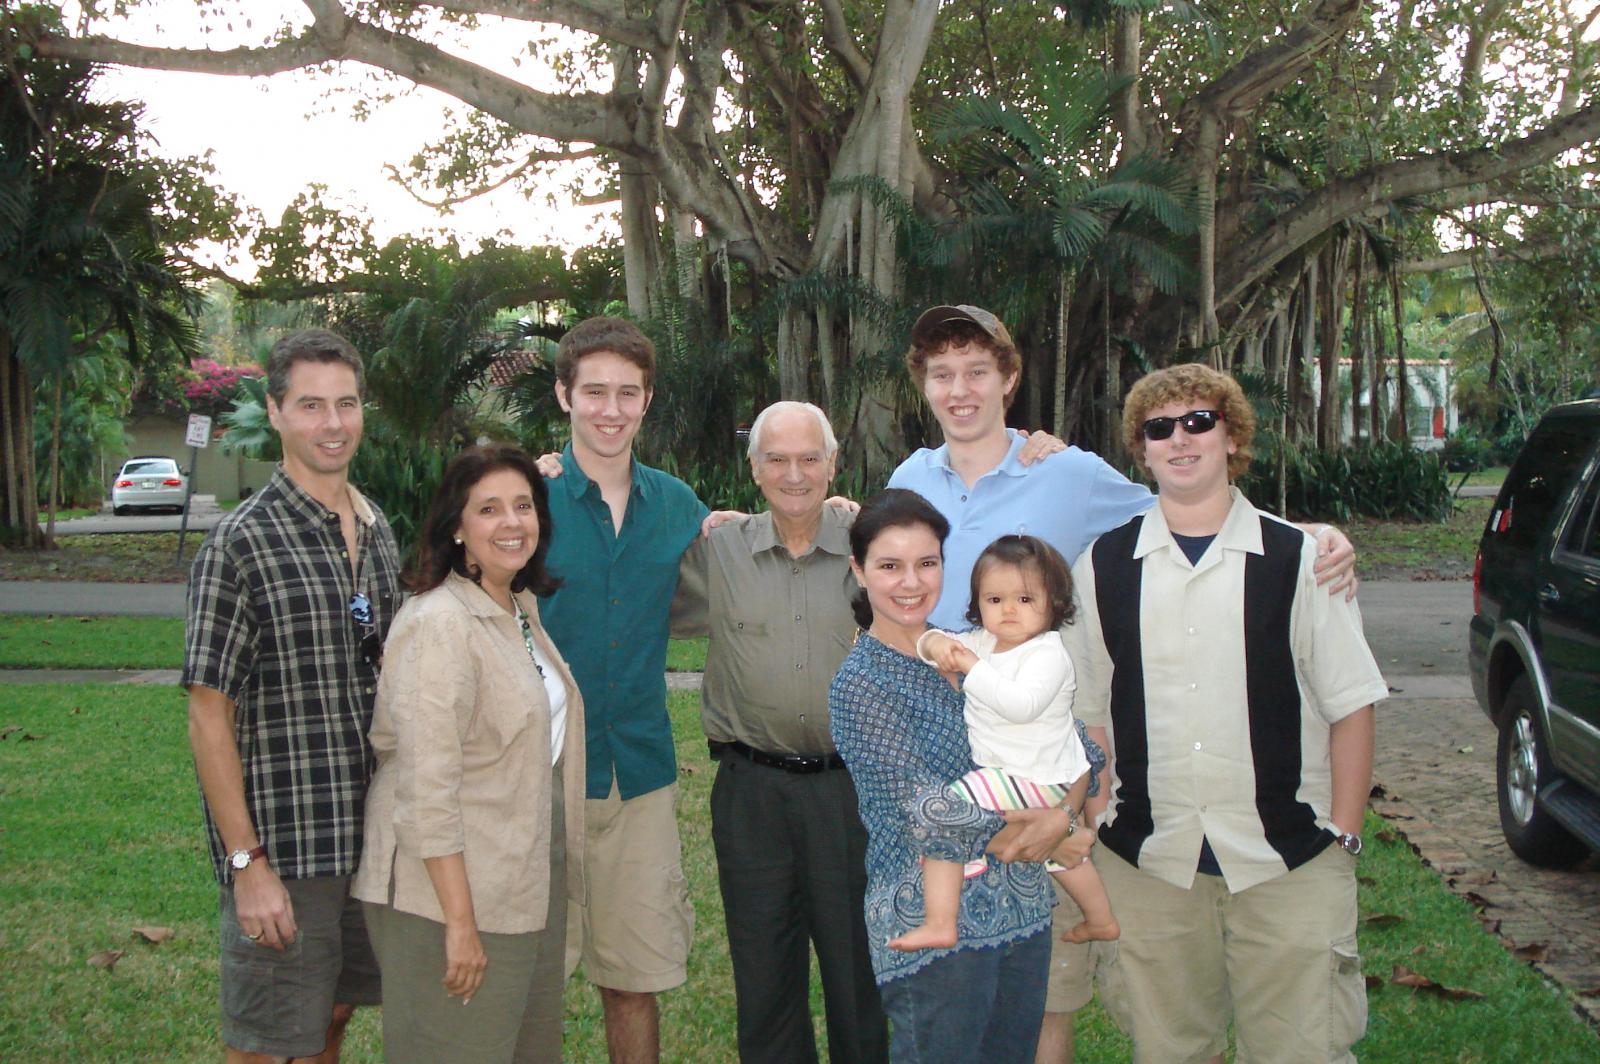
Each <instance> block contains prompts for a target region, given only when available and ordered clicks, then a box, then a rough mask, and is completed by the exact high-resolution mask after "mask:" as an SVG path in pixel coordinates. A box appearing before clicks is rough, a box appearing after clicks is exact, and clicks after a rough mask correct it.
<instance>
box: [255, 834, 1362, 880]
mask: <svg viewBox="0 0 1600 1064" xmlns="http://www.w3.org/2000/svg"><path fill="white" fill-rule="evenodd" d="M1357 841H1359V840H1357ZM266 855H267V848H266V847H265V846H257V847H256V848H255V849H253V850H234V851H233V852H232V853H230V854H229V855H228V867H229V868H232V869H233V870H234V871H235V872H243V871H244V870H245V869H246V868H249V867H250V862H251V861H254V860H256V859H257V858H259V857H265V856H266Z"/></svg>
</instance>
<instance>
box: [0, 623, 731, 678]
mask: <svg viewBox="0 0 1600 1064" xmlns="http://www.w3.org/2000/svg"><path fill="white" fill-rule="evenodd" d="M182 667H183V620H182V619H181V618H177V617H32V616H22V615H6V614H0V669H178V668H182ZM705 667H706V641H705V640H704V639H674V640H672V641H671V642H670V643H668V644H667V668H668V670H670V671H673V672H700V671H702V670H704V669H705Z"/></svg>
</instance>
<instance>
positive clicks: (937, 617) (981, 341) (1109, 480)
mask: <svg viewBox="0 0 1600 1064" xmlns="http://www.w3.org/2000/svg"><path fill="white" fill-rule="evenodd" d="M906 366H907V368H908V369H909V370H910V372H911V376H912V378H913V379H914V380H915V381H916V383H917V385H918V387H919V388H920V389H921V390H922V393H923V396H924V398H926V399H927V401H928V406H929V408H930V409H931V410H932V411H933V415H934V417H935V418H936V419H937V420H938V422H939V427H940V428H941V429H942V430H943V431H944V438H945V442H944V445H943V446H940V447H935V448H923V449H921V450H919V451H917V452H916V453H915V454H913V455H912V456H911V457H910V458H907V459H906V460H905V461H904V462H902V463H901V464H900V467H899V468H898V469H896V470H895V472H894V475H893V476H891V477H890V478H889V486H890V487H893V488H909V489H911V490H912V491H915V492H917V493H918V494H920V495H922V496H923V497H924V498H926V499H927V500H928V501H929V502H931V503H932V504H933V505H934V507H935V508H936V509H937V510H938V511H939V512H940V513H942V514H943V515H944V516H945V518H946V519H948V520H949V522H950V536H949V538H948V539H946V540H945V544H944V554H945V558H944V568H945V580H944V586H945V594H944V595H943V597H942V598H941V599H940V601H939V605H938V606H937V607H936V608H935V609H934V611H933V613H932V614H931V615H930V616H929V618H928V621H929V623H930V624H932V625H934V626H935V627H939V628H948V629H962V628H966V627H968V624H967V623H966V622H965V621H964V620H963V615H964V614H965V612H966V608H967V603H966V601H965V599H966V593H967V591H966V589H967V587H968V584H969V582H970V579H971V574H972V566H973V563H974V562H975V561H976V560H977V557H978V555H979V554H980V553H981V552H982V551H983V549H984V548H985V547H987V546H988V545H989V544H990V543H992V542H993V541H994V540H995V539H997V538H998V537H1000V536H1002V535H1006V534H1008V533H1017V534H1030V535H1034V536H1038V537H1039V538H1041V539H1043V540H1045V541H1046V542H1048V543H1049V544H1050V545H1051V546H1053V547H1055V548H1056V550H1058V551H1060V552H1061V555H1062V557H1064V558H1066V559H1068V560H1069V561H1071V560H1073V559H1076V558H1077V557H1078V556H1079V554H1081V553H1082V552H1083V549H1084V548H1085V547H1087V546H1088V545H1089V543H1090V542H1091V541H1092V540H1094V538H1095V537H1096V536H1099V535H1100V534H1101V533H1104V532H1108V531H1110V530H1111V529H1114V528H1117V527H1119V526H1121V525H1123V524H1124V523H1126V522H1127V521H1128V520H1129V519H1130V518H1133V517H1136V516H1137V515H1139V514H1142V513H1145V512H1146V511H1148V510H1149V509H1150V508H1151V507H1152V506H1154V505H1155V501H1156V499H1155V496H1154V495H1152V494H1151V493H1150V490H1149V489H1148V488H1145V487H1144V486H1142V485H1139V484H1134V483H1132V482H1130V481H1129V480H1128V478H1127V477H1124V476H1123V475H1122V474H1121V473H1118V472H1117V471H1116V470H1115V469H1113V468H1112V467H1111V466H1110V465H1109V464H1107V463H1106V462H1105V461H1104V460H1103V459H1102V458H1100V457H1099V456H1098V455H1095V454H1093V453H1091V452H1088V451H1083V450H1080V449H1078V448H1077V447H1067V448H1065V449H1064V450H1062V451H1060V452H1058V453H1056V454H1052V455H1050V456H1048V457H1047V458H1044V459H1043V460H1041V461H1037V462H1033V463H1031V464H1025V463H1024V462H1023V461H1021V460H1020V459H1019V452H1020V451H1021V449H1022V446H1023V442H1024V437H1023V436H1022V435H1021V434H1020V433H1018V432H1016V431H1015V430H1012V429H1008V428H1007V427H1006V421H1005V416H1006V410H1007V409H1008V408H1009V407H1010V405H1011V401H1012V400H1013V399H1014V398H1015V397H1016V394H1017V385H1018V383H1019V381H1020V380H1021V374H1022V359H1021V357H1020V355H1019V353H1018V351H1017V347H1016V344H1015V343H1014V342H1013V341H1012V339H1011V334H1010V332H1009V331H1008V330H1007V329H1006V327H1005V325H1004V324H1002V323H1001V322H1000V320H999V319H998V318H996V317H995V316H994V315H993V314H991V313H989V312H988V311H987V310H984V309H983V308H981V307H975V306H966V305H963V306H938V307H932V308H930V309H929V310H927V311H924V312H923V313H922V315H921V316H919V317H918V318H917V321H916V324H914V325H913V326H912V328H911V350H910V351H909V352H908V353H907V355H906ZM1318 533H1319V549H1320V553H1319V556H1318V561H1317V567H1318V568H1317V573H1318V579H1319V580H1322V581H1324V582H1326V583H1327V585H1328V587H1329V591H1330V593H1337V592H1343V591H1346V590H1347V589H1348V590H1349V591H1350V593H1353V591H1354V575H1353V569H1354V559H1355V552H1354V549H1353V548H1352V547H1351V546H1350V542H1349V540H1348V539H1346V538H1345V537H1344V536H1343V534H1341V533H1340V532H1339V531H1338V530H1337V529H1332V528H1326V527H1322V528H1319V529H1318ZM1091 737H1092V738H1095V739H1096V740H1097V741H1099V740H1100V738H1101V737H1100V736H1099V735H1097V734H1095V733H1094V731H1093V730H1091ZM1008 819H1011V820H1014V821H1016V822H1017V823H1019V824H1021V825H1023V833H1022V834H1021V835H1020V837H1018V838H1017V839H1016V841H1014V842H1013V841H1010V839H1009V838H1008V839H1007V840H1005V841H1004V842H1003V843H1002V844H1003V845H1004V846H1005V849H1004V851H1003V856H1004V858H1005V859H1016V858H1023V859H1029V860H1038V859H1041V858H1042V856H1043V855H1044V854H1046V853H1048V852H1049V851H1050V850H1052V849H1054V841H1059V838H1060V837H1061V836H1063V835H1064V834H1065V832H1066V817H1065V814H1059V815H1058V814H1057V813H1056V811H1054V810H1023V811H1021V812H1019V813H1014V814H1009V815H1008ZM1057 821H1059V823H1057ZM1081 835H1082V842H1081V843H1080V844H1081V845H1085V846H1087V845H1089V844H1092V840H1093V833H1092V832H1084V833H1081ZM1052 840H1054V841H1052ZM1057 901H1058V904H1057V906H1056V909H1055V921H1054V923H1055V939H1056V941H1055V946H1054V953H1053V955H1052V957H1051V966H1050V983H1049V987H1048V990H1047V995H1046V999H1045V1009H1046V1012H1045V1022H1044V1028H1043V1030H1042V1031H1041V1034H1040V1041H1039V1051H1038V1061H1039V1064H1068V1062H1070V1061H1071V1060H1072V1056H1073V1051H1072V1013H1073V1012H1075V1011H1077V1009H1079V1008H1080V1007H1082V1006H1083V1005H1085V1004H1087V1003H1088V1001H1089V998H1090V997H1091V996H1092V994H1093V983H1092V979H1091V975H1092V965H1091V957H1090V947H1089V945H1088V944H1087V943H1069V942H1064V941H1062V940H1061V934H1062V933H1064V932H1065V931H1066V930H1067V929H1069V928H1070V927H1072V926H1073V925H1074V924H1076V923H1077V922H1078V921H1079V920H1080V919H1081V916H1080V914H1079V913H1078V910H1077V907H1076V906H1075V905H1074V904H1073V903H1072V900H1071V899H1070V898H1068V897H1067V895H1066V893H1065V892H1064V891H1058V892H1057Z"/></svg>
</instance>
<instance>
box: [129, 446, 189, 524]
mask: <svg viewBox="0 0 1600 1064" xmlns="http://www.w3.org/2000/svg"><path fill="white" fill-rule="evenodd" d="M187 487H188V482H187V479H186V478H185V477H184V475H183V470H181V469H179V468H178V463H177V462H175V461H173V460H172V459H170V458H161V457H156V456H152V455H145V456H143V457H139V458H130V459H128V460H127V461H126V462H124V463H123V464H122V469H121V471H120V472H118V473H117V476H116V479H114V480H112V482H111V512H112V513H114V514H119V515H120V514H125V513H127V512H129V511H130V510H145V509H152V510H153V509H156V508H158V507H166V508H171V509H174V510H181V509H183V497H184V493H185V490H186V489H187Z"/></svg>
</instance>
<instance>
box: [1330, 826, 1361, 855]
mask: <svg viewBox="0 0 1600 1064" xmlns="http://www.w3.org/2000/svg"><path fill="white" fill-rule="evenodd" d="M1334 841H1335V842H1337V843H1338V844H1339V849H1341V850H1343V851H1344V852H1345V853H1347V854H1349V855H1350V856H1351V857H1360V856H1361V836H1360V835H1352V834H1350V833H1349V832H1345V833H1344V834H1343V835H1335V836H1334Z"/></svg>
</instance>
